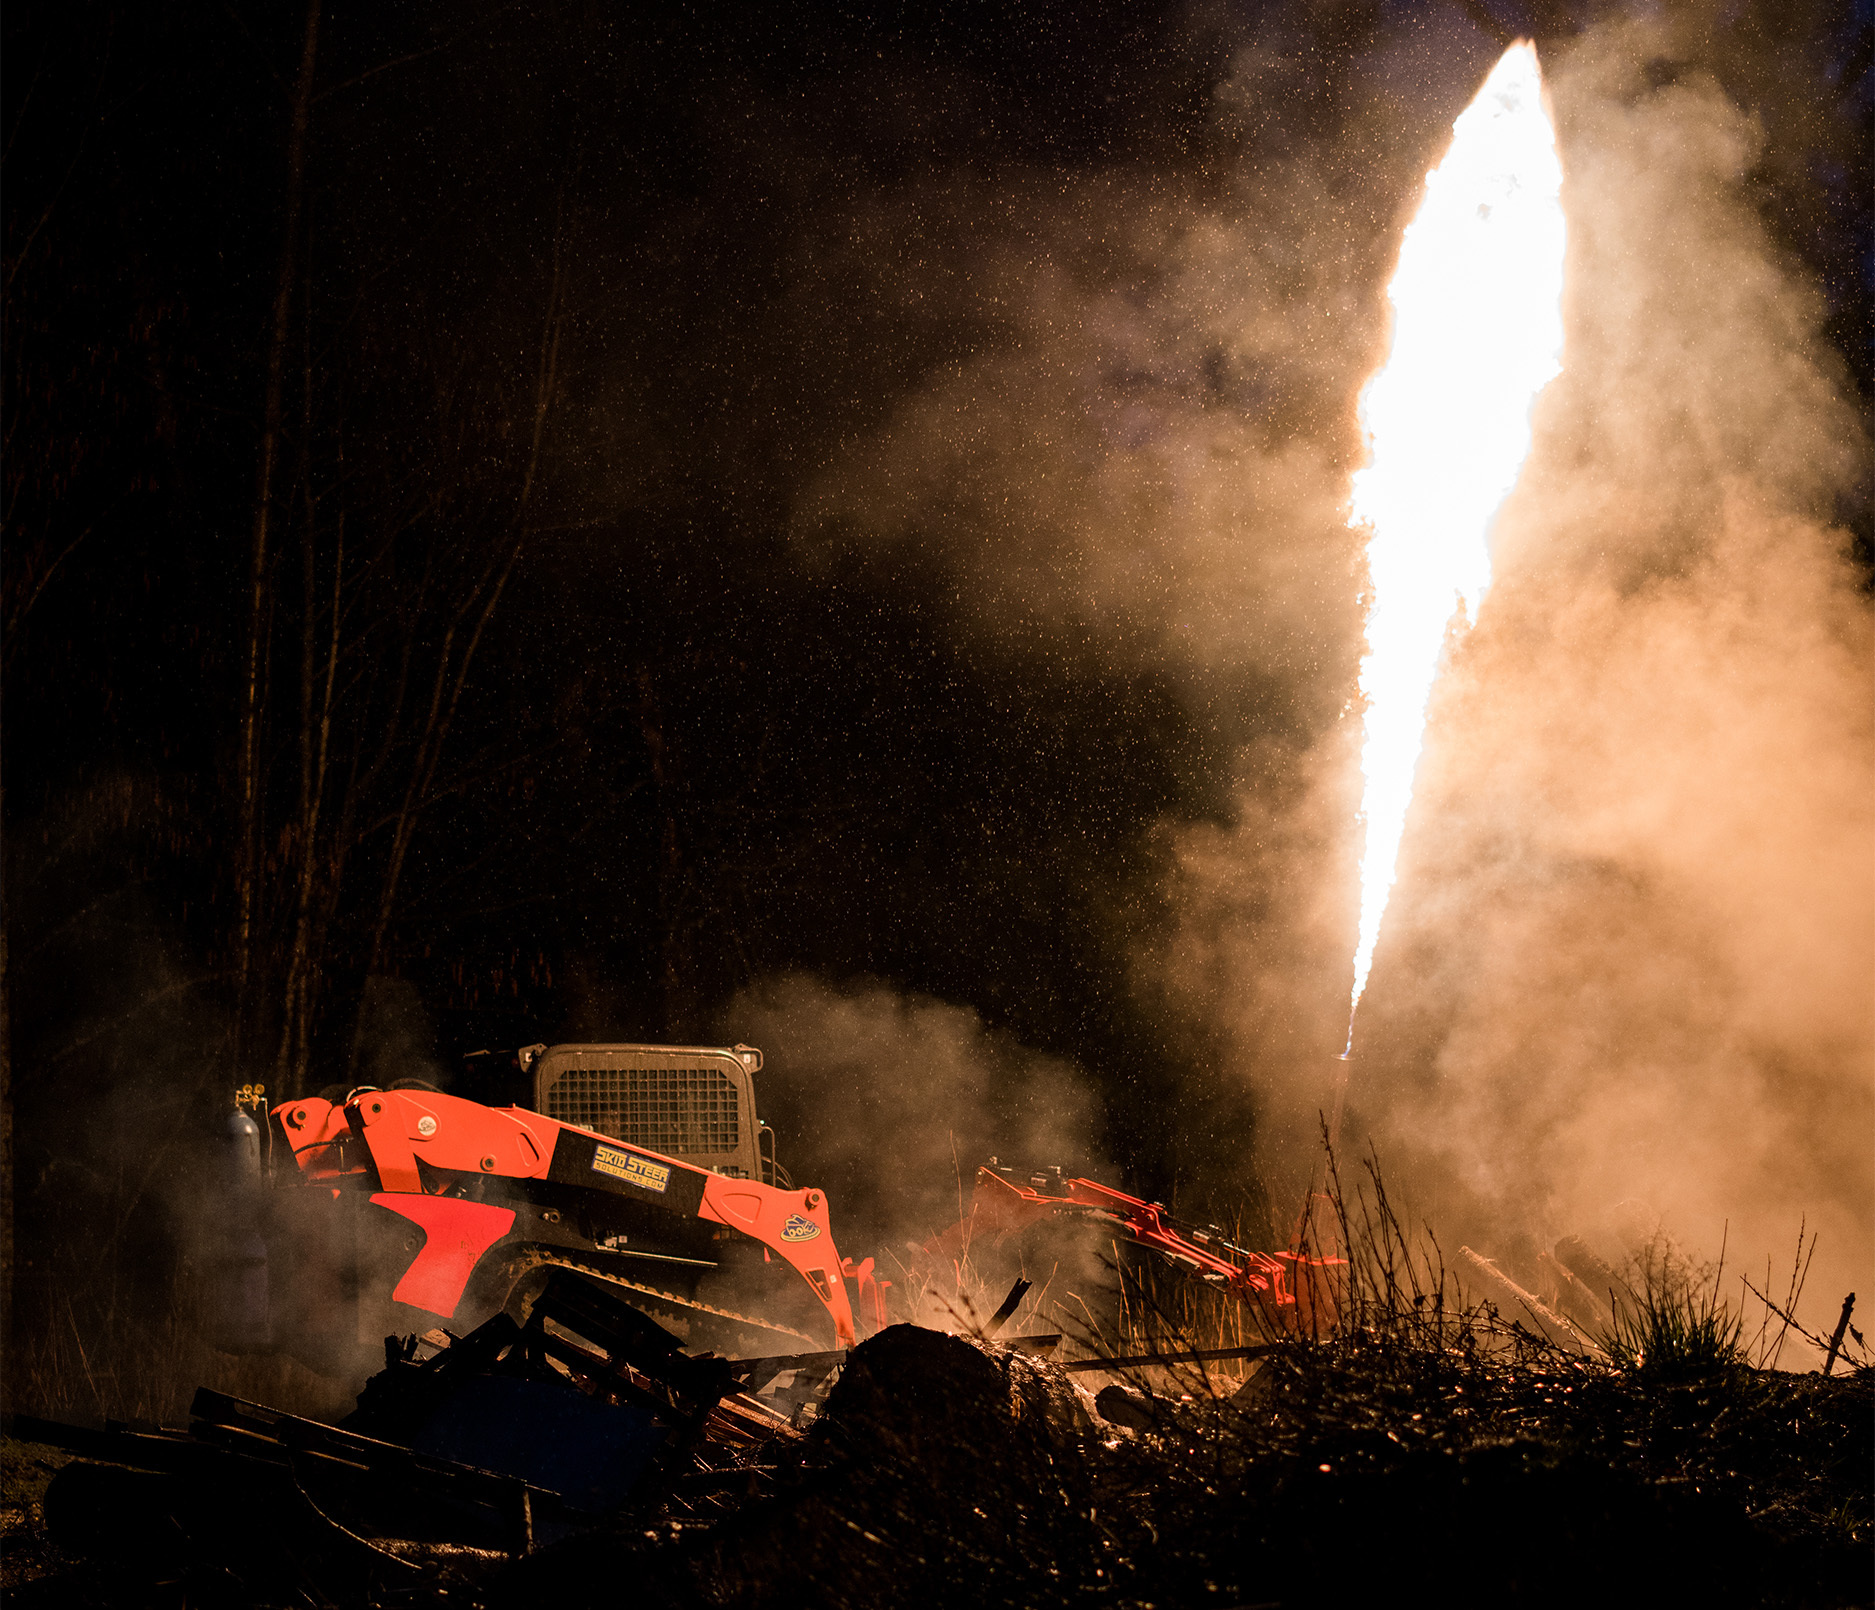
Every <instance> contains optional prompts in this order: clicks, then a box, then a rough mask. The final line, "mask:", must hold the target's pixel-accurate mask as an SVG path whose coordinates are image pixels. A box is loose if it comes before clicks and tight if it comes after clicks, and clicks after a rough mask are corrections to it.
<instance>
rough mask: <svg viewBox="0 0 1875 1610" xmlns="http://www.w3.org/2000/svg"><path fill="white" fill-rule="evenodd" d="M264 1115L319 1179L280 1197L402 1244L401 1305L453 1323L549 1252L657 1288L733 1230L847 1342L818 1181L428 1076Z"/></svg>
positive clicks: (709, 1256) (850, 1341)
mask: <svg viewBox="0 0 1875 1610" xmlns="http://www.w3.org/2000/svg"><path fill="white" fill-rule="evenodd" d="M273 1124H274V1126H275V1138H276V1146H275V1153H276V1155H280V1154H281V1153H282V1152H284V1153H286V1154H288V1155H290V1156H291V1157H292V1158H293V1161H294V1163H295V1164H296V1165H297V1170H298V1183H299V1184H300V1185H301V1186H304V1187H312V1189H310V1190H306V1191H292V1192H289V1193H287V1194H289V1195H293V1196H300V1195H304V1196H306V1197H307V1198H309V1199H310V1198H315V1197H316V1198H321V1199H324V1198H327V1197H328V1196H329V1198H330V1200H331V1201H332V1202H339V1201H340V1200H341V1199H342V1198H347V1199H349V1198H359V1199H362V1201H361V1202H360V1209H361V1211H362V1212H363V1213H364V1215H365V1217H366V1218H367V1219H368V1220H369V1221H370V1224H371V1225H373V1226H375V1227H376V1229H377V1230H379V1231H383V1230H387V1229H388V1230H389V1231H390V1232H391V1233H392V1234H393V1236H394V1237H395V1239H397V1240H398V1241H399V1242H400V1243H401V1248H402V1256H401V1257H400V1258H399V1259H398V1260H397V1261H396V1266H395V1267H394V1268H392V1269H391V1270H390V1271H389V1273H390V1274H394V1275H395V1276H396V1284H395V1287H394V1289H393V1290H392V1291H391V1293H390V1295H391V1298H392V1300H393V1301H394V1302H396V1303H402V1304H405V1305H407V1306H409V1307H411V1308H415V1309H419V1310H422V1311H423V1312H424V1313H426V1314H430V1315H435V1316H438V1317H440V1318H443V1319H449V1318H453V1317H455V1316H456V1312H457V1308H458V1306H459V1305H462V1304H463V1303H464V1295H465V1292H469V1293H470V1294H471V1295H472V1296H473V1297H474V1298H476V1299H477V1300H476V1301H474V1302H471V1303H470V1305H469V1306H471V1307H476V1306H478V1305H479V1306H490V1305H491V1304H492V1306H493V1307H495V1308H499V1307H500V1306H501V1304H502V1302H503V1301H504V1300H505V1298H506V1296H507V1294H508V1292H509V1290H510V1289H511V1288H512V1287H513V1285H514V1280H515V1277H516V1275H517V1273H522V1272H525V1271H526V1270H527V1269H531V1268H536V1267H539V1266H540V1265H541V1264H556V1263H565V1264H570V1265H572V1266H574V1267H577V1268H580V1269H582V1270H584V1271H586V1272H589V1273H597V1274H601V1275H602V1277H604V1278H610V1279H614V1280H616V1281H617V1282H618V1283H620V1284H626V1285H632V1284H638V1285H641V1286H642V1287H645V1288H647V1289H648V1288H656V1289H657V1290H664V1289H667V1288H670V1287H672V1286H676V1285H681V1284H682V1283H683V1282H684V1281H685V1280H686V1279H689V1280H690V1281H692V1282H694V1280H695V1279H696V1278H697V1277H698V1276H699V1275H700V1274H701V1273H703V1272H705V1271H707V1270H708V1269H709V1268H712V1267H714V1254H713V1250H712V1248H713V1243H714V1242H716V1241H720V1240H721V1239H722V1238H723V1236H724V1234H725V1233H732V1234H733V1235H735V1236H745V1237H748V1238H750V1239H751V1240H754V1241H756V1242H758V1243H760V1244H761V1246H762V1247H763V1248H765V1249H766V1251H767V1252H768V1254H769V1255H771V1256H772V1257H773V1258H775V1259H777V1260H779V1261H781V1262H783V1263H786V1264H787V1265H788V1266H789V1267H791V1268H792V1269H793V1270H794V1271H795V1272H796V1273H797V1274H798V1275H799V1276H800V1277H801V1279H802V1280H803V1281H805V1282H806V1283H807V1286H808V1287H809V1289H810V1290H811V1291H812V1293H813V1295H814V1297H815V1298H816V1299H817V1300H818V1302H819V1304H820V1306H821V1307H822V1308H823V1309H824V1310H825V1311H826V1313H827V1315H828V1317H829V1318H830V1319H831V1320H832V1322H833V1330H834V1338H835V1342H836V1345H837V1346H840V1347H851V1346H853V1345H854V1344H855V1335H854V1328H853V1311H852V1306H851V1304H850V1302H849V1301H848V1297H847V1290H846V1285H845V1282H844V1280H843V1278H842V1268H841V1264H842V1260H841V1257H840V1253H839V1251H838V1249H837V1248H836V1247H835V1246H834V1241H833V1230H832V1224H831V1218H830V1211H829V1207H828V1202H827V1197H826V1193H825V1192H823V1191H819V1190H815V1189H811V1188H810V1189H806V1190H783V1189H780V1188H779V1187H777V1186H773V1185H767V1184H764V1183H763V1182H761V1181H760V1180H754V1179H742V1178H736V1177H734V1176H731V1175H727V1174H720V1173H717V1172H715V1171H714V1170H712V1169H708V1168H702V1167H698V1166H696V1165H695V1164H691V1163H686V1162H684V1161H682V1160H681V1159H678V1158H674V1157H668V1156H665V1155H663V1154H661V1153H658V1152H653V1151H651V1150H649V1149H647V1148H646V1147H643V1146H638V1145H633V1144H631V1143H629V1142H626V1141H623V1140H618V1139H614V1138H613V1137H610V1136H607V1135H603V1134H598V1133H595V1132H594V1131H592V1130H587V1129H581V1128H578V1127H576V1126H575V1125H573V1124H568V1123H562V1122H561V1121H560V1120H558V1119H555V1118H548V1117H546V1116H544V1115H543V1114H541V1113H537V1112H530V1111H528V1110H527V1109H525V1108H521V1107H499V1108H497V1107H487V1106H483V1105H482V1104H481V1103H479V1102H474V1101H468V1100H465V1099H464V1098H462V1097H459V1096H451V1095H446V1094H444V1093H443V1092H442V1091H439V1090H433V1089H429V1088H427V1087H424V1088H404V1089H389V1090H380V1089H376V1088H370V1087H367V1088H361V1089H358V1090H354V1091H352V1092H351V1093H350V1094H349V1095H347V1096H346V1097H345V1099H344V1100H343V1101H338V1102H333V1101H326V1100H323V1099H321V1098H317V1097H306V1098H303V1099H301V1100H299V1101H295V1102H291V1103H289V1104H287V1105H285V1106H282V1107H276V1108H275V1109H274V1111H273ZM399 1221H401V1222H399ZM686 1225H688V1226H691V1227H692V1229H691V1230H689V1231H686V1230H685V1228H684V1227H685V1226H686ZM710 1225H715V1226H719V1227H720V1228H719V1229H717V1230H716V1231H714V1232H712V1231H711V1230H710V1229H709V1228H708V1227H709V1226H710ZM361 1233H362V1231H361ZM693 1242H694V1243H695V1244H694V1245H692V1244H691V1243H693ZM653 1247H655V1248H657V1249H658V1250H655V1251H653V1250H650V1249H651V1248H653ZM412 1253H414V1257H412V1256H410V1254H412ZM686 1254H690V1255H686ZM398 1268H401V1271H402V1272H401V1274H397V1273H396V1270H397V1269H398ZM429 1323H433V1321H429ZM406 1328H409V1327H408V1326H406ZM418 1328H421V1327H418ZM775 1328H777V1329H779V1328H780V1327H775ZM801 1339H802V1340H803V1341H807V1340H809V1339H808V1338H807V1337H805V1336H803V1337H802V1338H801Z"/></svg>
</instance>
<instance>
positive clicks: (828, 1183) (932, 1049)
mask: <svg viewBox="0 0 1875 1610" xmlns="http://www.w3.org/2000/svg"><path fill="white" fill-rule="evenodd" d="M724 1021H725V1023H726V1024H728V1025H730V1026H731V1027H732V1029H733V1032H734V1034H735V1035H736V1036H737V1037H738V1038H740V1039H742V1040H744V1041H746V1042H748V1043H750V1044H754V1045H759V1046H761V1048H762V1052H763V1057H764V1062H763V1068H762V1074H761V1084H760V1089H761V1100H762V1116H763V1118H764V1120H765V1121H766V1122H768V1123H769V1124H771V1125H772V1126H773V1128H774V1129H775V1131H776V1133H777V1135H778V1136H779V1137H780V1138H781V1144H782V1147H783V1150H782V1154H781V1162H782V1165H783V1167H785V1168H787V1169H788V1171H789V1172H790V1173H791V1174H792V1175H793V1176H794V1178H795V1179H796V1180H797V1181H798V1182H800V1183H802V1184H807V1183H810V1182H811V1183H813V1184H815V1185H819V1186H821V1187H823V1188H824V1189H825V1190H826V1191H827V1193H828V1195H829V1196H830V1198H831V1199H832V1202H833V1205H834V1211H835V1213H836V1214H837V1216H838V1221H837V1222H838V1225H839V1233H840V1242H841V1250H842V1251H843V1252H845V1253H846V1254H847V1255H848V1256H851V1257H854V1258H864V1257H866V1256H867V1255H868V1254H869V1253H876V1254H877V1255H878V1256H879V1262H880V1266H881V1269H882V1270H883V1271H884V1272H886V1273H890V1272H891V1270H892V1268H893V1266H894V1260H900V1259H903V1258H904V1257H905V1255H906V1250H907V1249H906V1243H907V1242H908V1241H909V1242H912V1243H915V1244H920V1245H921V1244H922V1243H923V1242H924V1241H926V1240H927V1239H928V1238H930V1237H931V1236H933V1235H936V1234H937V1233H938V1232H939V1231H941V1230H944V1229H945V1228H947V1227H948V1226H950V1225H952V1224H954V1223H955V1222H956V1221H957V1220H958V1219H959V1218H960V1217H961V1216H962V1214H963V1212H965V1211H967V1210H968V1207H969V1202H970V1193H971V1189H972V1181H973V1180H974V1179H975V1177H976V1171H977V1168H978V1166H979V1165H980V1164H982V1163H985V1162H988V1161H989V1159H990V1158H991V1157H998V1158H1000V1159H1001V1160H1002V1161H1003V1162H1004V1163H1006V1164H1014V1165H1019V1166H1030V1167H1036V1168H1046V1167H1051V1166H1053V1165H1056V1164H1059V1165H1061V1166H1062V1167H1063V1168H1064V1169H1065V1170H1066V1171H1067V1172H1068V1173H1069V1174H1070V1175H1072V1174H1074V1173H1076V1172H1081V1171H1084V1170H1087V1169H1090V1168H1095V1167H1097V1166H1098V1158H1097V1156H1096V1154H1095V1153H1094V1152H1093V1150H1092V1141H1091V1136H1092V1135H1093V1133H1094V1129H1095V1114H1094V1104H1093V1099H1092V1096H1091V1093H1090V1092H1089V1090H1088V1089H1087V1087H1086V1085H1085V1084H1084V1083H1083V1082H1082V1079H1081V1077H1080V1075H1079V1074H1078V1072H1077V1071H1076V1070H1075V1069H1074V1068H1072V1067H1071V1066H1069V1065H1068V1064H1067V1063H1065V1062H1063V1061H1061V1060H1059V1059H1057V1058H1054V1057H1049V1056H1045V1055H1042V1054H1040V1053H1038V1052H1035V1051H1032V1050H1028V1049H1025V1048H1024V1047H1022V1046H1020V1045H1018V1044H1015V1043H1014V1042H1012V1041H1011V1040H1009V1039H1008V1038H1007V1037H1005V1036H1003V1035H1000V1034H998V1033H996V1032H994V1031H992V1030H990V1029H988V1028H986V1027H985V1026H984V1024H983V1022H982V1020H981V1019H980V1018H979V1017H978V1016H977V1014H976V1013H975V1012H973V1011H972V1010H970V1009H969V1008H968V1007H962V1006H953V1005H948V1004H946V1003H945V1002H942V1001H936V1000H931V999H929V998H927V997H920V996H916V995H902V994H899V993H898V992H896V991H894V990H892V989H889V988H888V987H886V986H885V985H883V984H878V983H870V982H861V983H856V984H853V985H850V986H845V987H840V986H836V985H833V984H831V983H828V982H826V981H825V980H822V979H819V978H814V977H811V976H808V975H805V974H789V975H787V976H784V977H780V978H773V979H769V980H766V981H764V982H763V983H761V984H759V985H757V986H755V987H753V988H751V989H749V990H746V991H744V992H743V993H742V994H741V995H739V996H738V997H737V998H736V1000H735V1001H734V1002H733V1003H732V1005H731V1007H730V1008H729V1011H728V1014H727V1016H726V1017H725V1019H724Z"/></svg>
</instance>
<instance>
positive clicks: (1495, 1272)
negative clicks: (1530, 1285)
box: [1458, 1247, 1602, 1358]
mask: <svg viewBox="0 0 1875 1610" xmlns="http://www.w3.org/2000/svg"><path fill="white" fill-rule="evenodd" d="M1458 1256H1459V1259H1460V1261H1461V1263H1462V1265H1463V1267H1464V1270H1465V1271H1466V1272H1468V1273H1469V1274H1470V1275H1471V1276H1472V1278H1473V1279H1474V1280H1475V1281H1476V1282H1477V1284H1478V1285H1479V1286H1481V1287H1482V1288H1483V1289H1484V1290H1485V1291H1486V1292H1488V1293H1489V1294H1490V1296H1489V1299H1488V1300H1489V1301H1491V1302H1492V1303H1493V1304H1494V1305H1495V1306H1496V1307H1497V1309H1498V1311H1499V1312H1500V1313H1501V1314H1504V1315H1505V1316H1506V1317H1508V1318H1510V1319H1512V1320H1513V1321H1517V1322H1519V1323H1520V1322H1521V1320H1522V1319H1526V1318H1527V1319H1528V1320H1529V1321H1530V1324H1531V1325H1532V1327H1533V1328H1534V1329H1535V1330H1536V1332H1537V1333H1538V1334H1539V1335H1540V1336H1541V1337H1542V1338H1543V1339H1544V1340H1545V1341H1547V1342H1549V1343H1550V1344H1551V1345H1552V1346H1555V1347H1560V1348H1562V1349H1563V1350H1564V1351H1565V1352H1570V1353H1584V1354H1587V1355H1589V1356H1590V1357H1595V1358H1599V1357H1601V1356H1602V1350H1601V1348H1600V1346H1599V1345H1597V1344H1596V1343H1595V1342H1592V1341H1591V1340H1589V1338H1588V1337H1586V1336H1584V1335H1583V1334H1582V1333H1581V1332H1580V1331H1579V1330H1577V1329H1576V1328H1575V1326H1573V1325H1571V1324H1570V1323H1569V1321H1568V1320H1566V1319H1564V1318H1563V1317H1562V1315H1561V1314H1559V1313H1557V1312H1556V1310H1555V1309H1553V1308H1551V1307H1550V1306H1549V1305H1548V1304H1547V1303H1545V1302H1544V1301H1543V1299H1542V1298H1540V1297H1539V1296H1537V1294H1536V1293H1535V1292H1533V1291H1525V1290H1524V1288H1523V1287H1522V1286H1520V1285H1518V1284H1517V1282H1516V1281H1514V1280H1512V1279H1511V1278H1510V1276H1509V1275H1507V1274H1505V1273H1504V1271H1503V1270H1502V1269H1500V1268H1498V1266H1497V1265H1496V1264H1495V1263H1493V1262H1492V1261H1491V1260H1490V1259H1489V1258H1487V1257H1485V1256H1484V1254H1483V1253H1480V1252H1474V1251H1472V1249H1471V1248H1470V1247H1460V1248H1459V1249H1458ZM1519 1309H1521V1310H1522V1314H1521V1315H1519V1313H1518V1310H1519Z"/></svg>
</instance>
